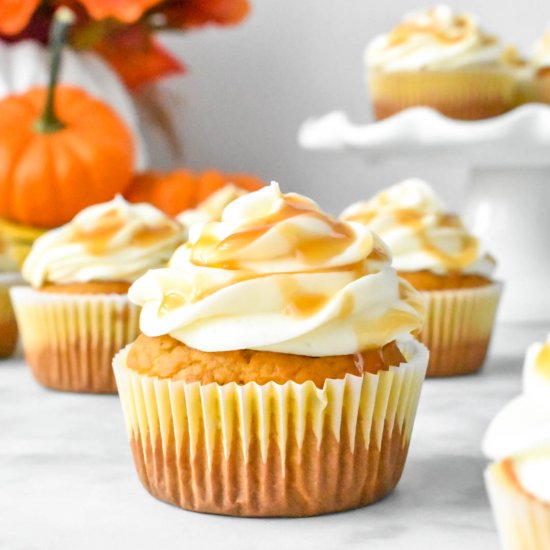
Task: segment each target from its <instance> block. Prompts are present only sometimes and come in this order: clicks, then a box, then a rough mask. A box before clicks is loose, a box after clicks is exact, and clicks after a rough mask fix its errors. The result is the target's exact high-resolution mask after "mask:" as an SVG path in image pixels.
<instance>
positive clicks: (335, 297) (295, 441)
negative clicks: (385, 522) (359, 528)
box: [114, 184, 428, 516]
mask: <svg viewBox="0 0 550 550" xmlns="http://www.w3.org/2000/svg"><path fill="white" fill-rule="evenodd" d="M129 297H130V299H131V300H132V301H133V302H134V303H135V304H137V305H139V306H141V307H142V312H141V320H140V325H141V331H142V334H141V335H140V336H139V338H138V339H137V340H136V341H135V342H134V343H133V344H131V345H130V346H128V347H126V348H125V349H124V350H123V351H122V352H121V353H119V354H118V355H117V356H116V357H115V360H114V369H115V373H116V379H117V384H118V388H119V394H120V399H121V403H122V407H123V411H124V415H125V419H126V425H127V429H128V435H129V439H130V445H131V449H132V453H133V457H134V461H135V464H136V469H137V472H138V475H139V477H140V479H141V481H142V483H143V485H144V486H145V488H146V489H147V490H148V491H149V492H150V493H151V494H152V495H154V496H155V497H157V498H159V499H161V500H164V501H166V502H170V503H172V504H176V505H178V506H181V507H182V508H186V509H189V510H195V511H200V512H210V513H217V514H227V515H235V516H311V515H316V514H323V513H328V512H335V511H339V510H345V509H348V508H354V507H359V506H364V505H367V504H369V503H371V502H374V501H376V500H378V499H380V498H382V497H383V496H384V495H386V494H387V493H388V492H389V491H391V490H392V489H393V488H394V487H395V485H396V484H397V482H398V480H399V478H400V476H401V472H402V470H403V467H404V463H405V458H406V455H407V449H408V446H409V441H410V436H411V430H412V427H413V420H414V415H415V410H416V406H417V403H418V398H419V395H420V390H421V385H422V381H423V378H424V375H425V370H426V366H427V358H428V356H427V350H426V349H425V347H424V346H422V345H421V344H420V343H418V342H417V341H416V340H415V339H414V338H413V337H412V336H411V333H412V332H414V331H418V330H419V329H420V327H421V324H422V318H423V304H422V300H421V299H420V296H419V295H418V293H417V292H416V291H415V290H414V289H413V288H412V287H411V286H410V285H409V284H408V283H407V282H406V281H402V280H400V279H399V278H398V277H397V274H396V272H395V270H394V269H393V268H392V267H391V265H390V258H389V253H388V251H387V249H386V247H385V245H384V244H383V243H382V241H381V240H380V239H379V238H378V237H376V236H375V235H374V234H373V233H372V232H371V231H370V230H368V229H367V228H366V227H364V226H363V225H361V224H357V223H348V222H338V221H337V220H335V219H333V218H331V217H330V216H329V215H327V214H325V213H323V212H322V211H320V210H319V208H318V206H317V205H316V204H315V203H314V202H313V201H311V200H309V199H307V198H305V197H302V196H300V195H297V194H286V195H284V194H282V193H281V192H280V190H279V187H278V186H277V185H276V184H272V185H271V186H270V187H266V188H264V189H261V190H259V191H256V192H253V193H250V194H247V195H245V196H243V197H240V198H238V199H237V200H235V201H233V202H231V203H230V204H229V205H228V206H227V207H226V208H225V209H224V211H223V214H222V217H221V221H219V222H209V223H205V224H195V225H193V226H192V227H191V230H190V235H189V241H188V242H187V243H186V244H185V245H183V246H181V247H180V248H179V249H178V250H177V251H176V252H175V253H174V255H173V257H172V259H171V260H170V263H169V266H168V267H167V268H164V269H156V270H151V271H149V272H148V273H147V274H145V275H144V276H143V277H141V278H140V279H138V280H137V281H136V282H135V283H134V284H133V285H132V287H131V288H130V291H129Z"/></svg>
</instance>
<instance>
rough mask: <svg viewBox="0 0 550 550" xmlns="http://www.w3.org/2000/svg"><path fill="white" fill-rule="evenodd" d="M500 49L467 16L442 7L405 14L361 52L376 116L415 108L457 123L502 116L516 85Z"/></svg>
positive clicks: (379, 116) (513, 94) (495, 40)
mask: <svg viewBox="0 0 550 550" xmlns="http://www.w3.org/2000/svg"><path fill="white" fill-rule="evenodd" d="M503 51H504V48H503V46H502V44H501V42H500V40H499V39H498V38H497V37H495V36H492V35H489V34H487V33H486V32H484V31H483V30H482V29H481V28H480V27H479V26H478V24H477V22H476V21H475V19H474V18H473V17H472V16H470V15H467V14H457V13H454V12H453V11H452V10H451V9H450V8H448V7H447V6H441V5H440V6H437V7H435V8H431V9H429V10H426V11H421V12H415V13H412V14H410V15H407V16H405V18H404V19H403V21H402V23H401V24H399V25H398V26H397V27H396V28H394V29H393V30H392V31H391V32H390V33H388V34H386V35H382V36H378V37H377V38H375V39H374V40H373V41H372V42H370V43H369V45H368V46H367V49H366V51H365V65H366V67H367V77H368V78H367V81H368V87H369V89H370V94H371V98H372V103H373V107H374V113H375V116H376V118H377V119H383V118H386V117H388V116H391V115H393V114H395V113H397V112H399V111H402V110H403V109H406V108H408V107H416V106H426V107H432V108H434V109H436V110H437V111H439V112H440V113H442V114H444V115H446V116H448V117H450V118H455V119H460V120H478V119H483V118H488V117H493V116H496V115H500V114H502V113H505V112H506V111H508V110H509V109H511V108H512V107H513V106H514V104H515V93H516V90H515V86H516V83H515V78H514V75H513V72H511V71H510V69H509V67H508V65H507V64H506V63H505V62H504V61H503Z"/></svg>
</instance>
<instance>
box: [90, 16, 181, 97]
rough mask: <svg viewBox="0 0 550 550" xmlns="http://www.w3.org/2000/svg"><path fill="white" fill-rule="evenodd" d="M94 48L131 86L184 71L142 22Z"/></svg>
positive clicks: (119, 31) (134, 86) (111, 36)
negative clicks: (141, 24)
mask: <svg viewBox="0 0 550 550" xmlns="http://www.w3.org/2000/svg"><path fill="white" fill-rule="evenodd" d="M94 49H95V51H96V52H97V53H99V54H100V55H101V56H102V57H103V58H104V59H105V60H106V61H107V62H108V63H109V64H110V65H111V66H112V67H113V68H114V69H115V70H116V72H117V73H118V74H119V76H120V77H121V78H122V80H123V81H124V82H125V84H126V85H127V86H128V88H130V89H136V88H138V87H139V86H141V85H143V84H146V83H149V82H152V81H155V80H158V79H159V78H163V77H166V76H169V75H174V74H181V73H183V72H184V71H185V67H184V65H183V64H182V63H181V62H180V61H179V60H178V59H176V58H175V57H174V56H172V55H171V54H170V53H169V52H168V51H167V50H166V49H164V48H163V47H162V46H161V45H160V44H159V43H158V42H157V40H156V39H155V38H154V37H153V36H152V35H151V34H149V33H148V32H147V29H146V28H144V27H142V26H140V25H135V26H131V27H123V28H121V29H120V30H118V31H117V32H115V33H113V34H110V35H108V36H105V37H104V38H103V39H102V40H100V41H99V42H98V43H97V44H95V46H94Z"/></svg>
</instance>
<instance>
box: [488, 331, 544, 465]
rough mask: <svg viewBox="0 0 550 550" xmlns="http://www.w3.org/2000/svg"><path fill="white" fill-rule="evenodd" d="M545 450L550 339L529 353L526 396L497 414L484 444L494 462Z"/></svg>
mask: <svg viewBox="0 0 550 550" xmlns="http://www.w3.org/2000/svg"><path fill="white" fill-rule="evenodd" d="M544 447H548V448H550V335H549V336H548V339H547V341H546V342H545V343H544V344H542V343H536V344H533V345H532V346H530V347H529V349H528V350H527V355H526V357H525V364H524V367H523V393H522V394H521V395H519V396H518V397H515V398H514V399H512V401H510V402H509V403H508V404H507V405H505V406H504V407H503V409H502V410H501V411H500V412H499V413H498V414H497V416H496V417H495V418H494V419H493V421H492V422H491V424H490V425H489V428H488V429H487V433H486V434H485V438H484V440H483V452H484V453H485V455H487V456H488V457H489V458H491V459H494V460H500V459H502V458H505V457H507V456H511V455H515V454H519V453H524V452H528V451H531V450H535V449H540V448H544Z"/></svg>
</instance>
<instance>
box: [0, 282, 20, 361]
mask: <svg viewBox="0 0 550 550" xmlns="http://www.w3.org/2000/svg"><path fill="white" fill-rule="evenodd" d="M22 282H23V280H22V278H21V275H20V274H19V273H0V358H6V357H9V356H10V355H12V354H13V352H14V351H15V347H16V345H17V323H16V321H15V315H14V313H13V308H12V304H11V300H10V288H11V287H12V286H14V285H20V284H21V283H22Z"/></svg>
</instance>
